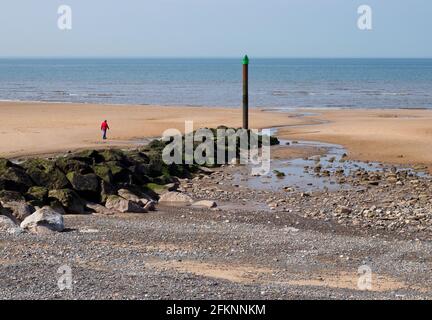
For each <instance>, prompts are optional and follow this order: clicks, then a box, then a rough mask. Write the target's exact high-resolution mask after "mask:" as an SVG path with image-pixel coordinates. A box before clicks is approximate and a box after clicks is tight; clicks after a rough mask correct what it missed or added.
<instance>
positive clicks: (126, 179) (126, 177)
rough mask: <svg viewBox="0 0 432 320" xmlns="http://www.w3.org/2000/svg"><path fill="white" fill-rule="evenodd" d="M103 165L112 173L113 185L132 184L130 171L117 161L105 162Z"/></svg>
mask: <svg viewBox="0 0 432 320" xmlns="http://www.w3.org/2000/svg"><path fill="white" fill-rule="evenodd" d="M103 165H104V166H106V167H107V168H109V170H110V171H111V174H112V182H113V183H122V182H123V183H130V182H131V180H132V178H131V173H130V172H129V170H127V169H126V168H124V167H123V165H122V164H121V163H120V162H116V161H111V162H105V163H104V164H103Z"/></svg>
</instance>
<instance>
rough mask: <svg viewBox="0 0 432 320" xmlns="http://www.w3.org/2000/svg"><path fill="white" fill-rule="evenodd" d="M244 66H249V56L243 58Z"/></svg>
mask: <svg viewBox="0 0 432 320" xmlns="http://www.w3.org/2000/svg"><path fill="white" fill-rule="evenodd" d="M243 64H249V57H248V56H247V55H245V56H244V58H243Z"/></svg>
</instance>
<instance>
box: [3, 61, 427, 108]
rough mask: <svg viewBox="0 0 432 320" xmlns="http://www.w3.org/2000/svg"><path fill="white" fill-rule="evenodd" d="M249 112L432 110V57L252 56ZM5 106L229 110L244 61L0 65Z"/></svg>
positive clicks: (238, 98) (238, 96)
mask: <svg viewBox="0 0 432 320" xmlns="http://www.w3.org/2000/svg"><path fill="white" fill-rule="evenodd" d="M249 90H250V92H249V94H250V106H251V107H260V108H269V109H293V108H432V59H264V58H259V59H258V58H257V59H254V58H253V57H251V59H250V65H249ZM0 100H3V101H42V102H69V103H77V102H78V103H101V104H103V103H109V104H142V105H147V104H159V105H183V106H215V107H217V106H225V107H232V108H237V107H240V106H241V103H242V59H241V57H240V58H239V59H234V58H224V59H216V58H215V59H207V58H206V59H198V58H190V59H186V58H182V59H180V58H179V59H174V58H164V59H159V58H145V59H144V58H143V59H141V58H116V59H111V58H110V59H108V58H100V59H97V58H91V59H90V58H88V59H87V58H80V59H76V58H74V59H72V58H69V59H66V58H49V59H48V58H43V59H24V58H21V59H6V58H3V59H0Z"/></svg>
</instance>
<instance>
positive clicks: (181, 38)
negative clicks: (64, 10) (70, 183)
mask: <svg viewBox="0 0 432 320" xmlns="http://www.w3.org/2000/svg"><path fill="white" fill-rule="evenodd" d="M60 5H68V6H70V8H71V9H72V29H71V30H60V29H59V28H58V19H59V17H60V15H59V14H58V12H57V10H58V7H59V6H60ZM360 5H369V6H370V7H371V9H372V30H360V29H359V28H358V26H357V20H358V18H359V16H360V15H359V14H358V13H357V9H358V7H359V6H360ZM431 30H432V1H430V0H409V1H408V0H361V1H357V0H121V1H120V0H42V1H36V0H1V1H0V57H238V56H242V55H243V54H245V53H247V54H249V55H250V56H253V57H301V58H310V57H316V58H320V57H323V58H330V57H334V58H337V57H347V58H348V57H363V58H372V57H393V58H432V41H431Z"/></svg>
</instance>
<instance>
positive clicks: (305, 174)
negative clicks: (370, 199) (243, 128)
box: [233, 140, 426, 192]
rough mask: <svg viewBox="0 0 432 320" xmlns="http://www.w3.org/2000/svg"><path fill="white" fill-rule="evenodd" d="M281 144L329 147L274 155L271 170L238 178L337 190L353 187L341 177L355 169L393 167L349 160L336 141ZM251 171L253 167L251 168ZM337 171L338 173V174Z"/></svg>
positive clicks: (259, 184) (271, 186)
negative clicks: (286, 155)
mask: <svg viewBox="0 0 432 320" xmlns="http://www.w3.org/2000/svg"><path fill="white" fill-rule="evenodd" d="M280 142H281V146H286V148H292V146H295V147H296V148H316V149H317V150H318V149H320V150H323V149H324V150H326V151H325V154H324V155H316V156H312V157H308V158H297V159H292V160H282V159H273V160H272V161H271V170H270V173H269V174H267V175H264V176H251V175H250V174H248V173H245V172H239V173H236V174H234V175H233V177H234V182H235V183H237V184H241V185H244V186H246V187H249V188H253V189H261V190H280V189H283V188H287V189H288V190H287V191H290V190H289V189H290V188H291V189H293V190H292V191H294V190H297V191H305V192H309V191H327V190H328V191H337V190H342V189H350V188H352V186H351V185H349V184H345V183H343V182H341V181H340V178H343V177H347V176H349V175H351V174H353V173H354V172H355V171H358V170H364V171H366V172H383V171H385V170H389V168H390V167H389V166H385V165H383V164H381V163H378V162H362V161H352V160H346V159H345V157H346V150H345V148H344V147H342V146H340V145H336V144H330V143H322V142H316V141H294V142H293V141H287V140H280ZM404 170H407V171H408V172H409V173H410V174H413V175H415V176H419V177H424V176H426V174H425V173H422V172H415V171H413V170H411V169H406V168H404ZM247 171H248V172H250V170H247ZM336 173H337V174H336Z"/></svg>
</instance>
